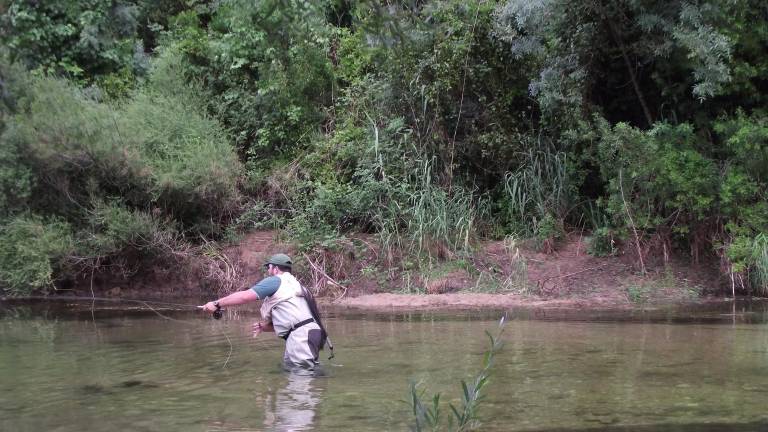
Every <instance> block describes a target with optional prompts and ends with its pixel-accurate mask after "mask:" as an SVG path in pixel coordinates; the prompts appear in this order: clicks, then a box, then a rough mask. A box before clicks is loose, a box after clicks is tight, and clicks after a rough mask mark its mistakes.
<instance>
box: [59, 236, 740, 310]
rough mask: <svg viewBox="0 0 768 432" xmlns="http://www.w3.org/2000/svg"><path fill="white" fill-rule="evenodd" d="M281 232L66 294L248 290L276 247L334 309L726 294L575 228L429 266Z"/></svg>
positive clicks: (697, 271)
mask: <svg viewBox="0 0 768 432" xmlns="http://www.w3.org/2000/svg"><path fill="white" fill-rule="evenodd" d="M286 240H287V239H284V238H281V237H280V236H279V233H278V232H275V231H261V232H255V233H252V234H249V235H248V236H246V237H245V238H243V239H242V241H241V242H240V243H239V244H237V245H234V246H232V247H228V248H225V249H223V250H220V251H218V253H217V254H214V255H213V256H212V258H210V260H209V261H208V262H207V263H206V265H204V266H200V265H196V266H191V265H189V266H178V267H176V268H162V267H158V268H151V269H143V270H142V271H140V272H138V273H137V275H135V276H134V277H132V278H130V279H120V278H119V277H116V276H113V275H109V274H100V275H96V277H95V278H94V279H90V278H88V279H84V280H82V281H80V282H79V283H78V284H76V286H75V287H73V289H71V290H69V291H67V292H62V293H61V294H63V295H81V296H89V295H98V296H106V297H115V298H144V299H147V298H153V299H158V298H164V299H168V298H182V297H183V298H191V299H194V298H200V299H205V298H210V297H212V296H217V295H223V294H225V293H228V292H232V291H236V290H241V289H245V288H247V287H249V286H251V285H252V284H253V283H255V282H257V281H258V280H259V279H260V278H262V277H264V273H263V267H262V264H263V262H264V261H265V260H266V258H267V257H268V256H269V255H271V254H273V253H277V252H286V253H288V254H290V255H292V256H293V257H294V262H295V265H294V273H295V274H296V276H297V277H298V278H299V279H300V280H301V281H302V282H303V283H304V284H305V285H306V286H307V287H310V288H311V289H312V290H313V291H314V292H315V293H317V295H318V297H320V298H321V301H323V302H325V303H328V304H332V305H333V306H334V307H340V308H352V309H365V310H374V311H388V310H424V309H428V310H434V309H500V308H504V309H508V308H514V307H529V308H600V309H606V308H610V309H630V308H635V307H638V306H643V307H646V306H649V305H662V304H674V303H689V302H707V301H710V300H711V297H712V296H715V295H719V294H722V293H723V292H724V291H725V290H724V283H725V281H724V280H723V279H722V278H721V277H720V276H719V274H718V271H717V268H716V267H715V266H713V265H711V264H710V265H707V264H702V263H700V264H693V263H691V262H690V260H687V259H685V258H680V257H677V258H675V257H672V258H669V257H668V258H667V259H666V260H664V259H661V258H657V259H655V260H654V259H646V263H647V264H646V266H647V270H648V271H647V272H646V274H641V273H640V272H639V269H638V268H637V266H636V259H635V258H634V257H633V256H632V255H631V252H629V251H628V252H627V253H619V254H617V255H616V256H609V257H595V256H591V255H589V254H588V253H587V252H586V250H587V239H586V238H585V237H583V236H581V235H578V234H574V235H570V236H569V237H568V238H567V239H566V240H564V241H563V242H561V243H560V244H557V245H555V246H556V247H555V248H554V250H553V251H552V252H551V253H543V252H539V251H536V250H535V249H533V248H530V247H526V245H525V244H524V243H521V244H515V243H510V242H509V241H506V242H504V241H489V242H485V243H482V244H480V245H477V247H476V252H475V253H474V254H473V255H472V256H471V257H469V258H467V257H457V256H450V254H444V256H442V257H441V259H439V260H435V261H434V262H433V263H432V264H431V265H430V266H428V267H429V269H428V270H423V268H424V267H423V266H422V267H421V268H420V270H418V271H417V270H414V269H411V267H412V266H410V265H408V263H407V262H406V261H407V257H399V258H398V259H399V261H398V265H393V261H391V260H388V259H387V257H386V256H385V253H384V252H383V251H381V250H378V249H377V248H376V247H375V246H374V245H375V241H373V239H367V238H355V239H351V240H349V241H348V244H342V245H341V247H340V248H339V247H337V248H336V249H334V250H332V251H331V250H318V251H315V252H313V253H304V252H300V251H297V250H296V249H295V248H294V247H292V246H291V245H290V244H289V243H288V242H287V241H286Z"/></svg>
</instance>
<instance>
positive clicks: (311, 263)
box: [302, 253, 347, 301]
mask: <svg viewBox="0 0 768 432" xmlns="http://www.w3.org/2000/svg"><path fill="white" fill-rule="evenodd" d="M302 255H304V258H305V259H306V260H307V262H308V263H309V265H310V266H311V267H312V269H313V270H314V271H315V272H317V273H319V274H320V275H322V276H323V277H324V278H325V279H326V280H327V281H328V282H330V283H331V284H333V285H336V286H337V287H339V288H341V289H343V290H344V292H343V293H341V295H340V296H338V297H337V298H336V299H334V300H333V301H338V300H341V298H342V297H344V295H345V294H346V293H347V287H345V286H344V285H342V284H340V283H338V282H336V281H335V280H334V279H333V278H332V277H330V276H328V274H327V273H325V272H324V271H323V270H321V269H320V267H318V266H317V265H316V264H315V263H314V262H312V260H311V259H309V256H307V254H305V253H302ZM315 284H316V285H315V287H317V285H318V280H317V279H316V282H315Z"/></svg>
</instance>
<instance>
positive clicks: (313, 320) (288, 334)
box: [280, 318, 315, 340]
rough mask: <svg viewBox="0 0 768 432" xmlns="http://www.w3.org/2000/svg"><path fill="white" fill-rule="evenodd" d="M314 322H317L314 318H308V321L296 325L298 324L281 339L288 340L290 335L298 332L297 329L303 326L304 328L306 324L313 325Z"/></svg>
mask: <svg viewBox="0 0 768 432" xmlns="http://www.w3.org/2000/svg"><path fill="white" fill-rule="evenodd" d="M312 322H315V319H314V318H307V319H305V320H304V321H301V322H299V323H296V324H295V325H294V326H293V327H291V328H290V329H289V330H288V331H287V332H285V334H284V335H280V337H281V338H283V339H285V340H288V336H290V335H291V332H293V331H294V330H296V329H297V328H299V327H301V326H303V325H306V324H309V323H312Z"/></svg>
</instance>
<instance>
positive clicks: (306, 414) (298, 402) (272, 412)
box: [263, 371, 323, 432]
mask: <svg viewBox="0 0 768 432" xmlns="http://www.w3.org/2000/svg"><path fill="white" fill-rule="evenodd" d="M285 375H286V383H285V386H284V387H281V388H276V389H274V390H273V391H270V392H268V393H267V397H266V398H265V399H264V403H263V409H264V413H265V415H264V428H265V429H266V430H270V431H277V432H287V431H306V430H312V428H313V425H314V423H315V416H316V409H317V405H318V404H319V403H320V400H322V394H323V390H322V386H321V385H319V384H320V381H323V379H322V378H320V377H317V376H316V375H315V374H312V373H306V372H304V373H302V372H301V371H293V372H288V373H286V374H285Z"/></svg>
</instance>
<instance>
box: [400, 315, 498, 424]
mask: <svg viewBox="0 0 768 432" xmlns="http://www.w3.org/2000/svg"><path fill="white" fill-rule="evenodd" d="M505 325H506V316H504V317H502V318H501V320H499V325H498V328H497V332H496V335H495V336H494V335H492V334H491V333H490V332H488V331H486V332H485V334H486V335H487V336H488V340H489V346H488V349H487V350H486V351H485V354H484V355H483V367H482V369H480V371H479V372H478V373H477V374H476V375H475V376H474V377H473V378H472V380H471V381H469V382H468V381H465V380H462V381H461V390H462V393H461V404H460V405H458V406H455V405H453V404H449V405H448V406H449V408H450V410H451V414H452V416H450V417H449V418H448V420H447V423H448V424H447V428H445V427H443V423H444V422H443V411H442V410H441V406H440V393H436V394H435V395H434V396H432V398H430V399H429V402H428V403H427V402H425V398H424V393H425V392H424V391H423V390H420V389H419V385H418V384H416V383H411V386H410V394H409V398H408V403H409V404H410V406H411V412H412V413H413V417H414V423H413V424H412V426H411V430H413V431H415V432H422V431H443V430H451V431H457V432H462V431H469V430H476V429H477V428H479V426H480V418H479V416H478V411H479V408H480V402H481V401H482V396H483V389H484V388H485V386H486V385H488V383H489V379H490V376H491V367H492V366H493V360H494V357H495V356H496V354H497V353H498V352H499V351H500V350H501V348H502V346H503V343H502V341H501V335H502V333H503V332H504V326H505Z"/></svg>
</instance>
